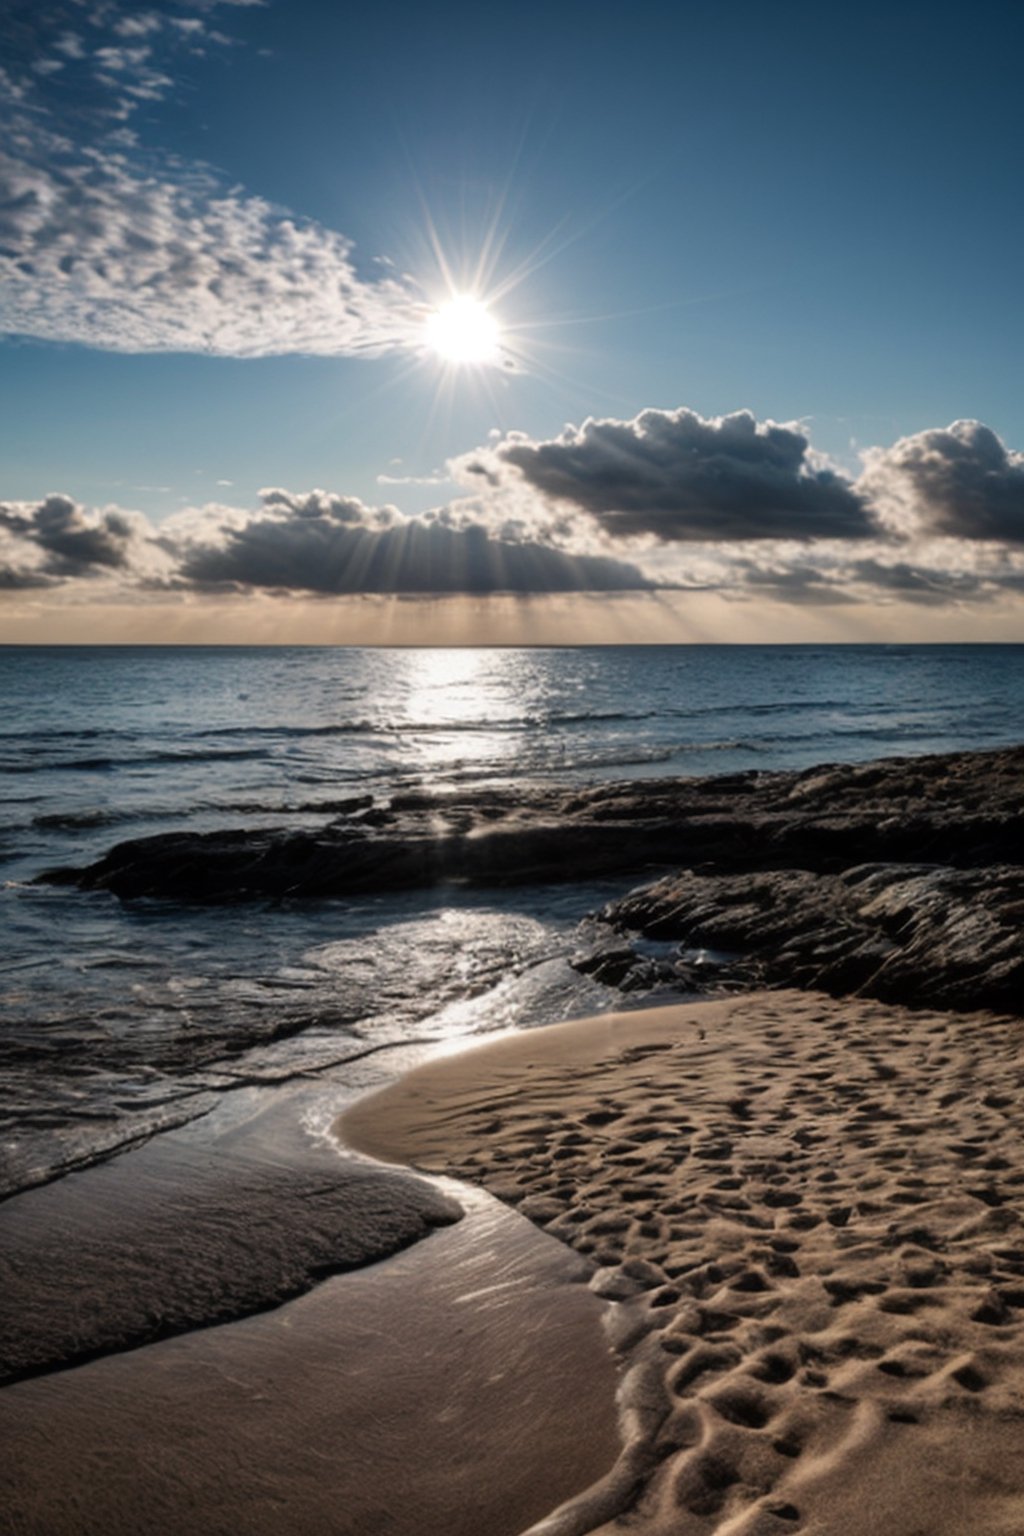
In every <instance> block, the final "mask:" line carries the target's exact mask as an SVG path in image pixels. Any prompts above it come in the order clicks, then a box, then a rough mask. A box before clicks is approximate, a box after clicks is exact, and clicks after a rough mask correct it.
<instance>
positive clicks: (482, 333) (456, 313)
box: [424, 293, 501, 367]
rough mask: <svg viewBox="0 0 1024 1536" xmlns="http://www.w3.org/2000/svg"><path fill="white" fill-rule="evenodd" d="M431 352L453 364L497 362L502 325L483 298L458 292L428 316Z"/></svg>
mask: <svg viewBox="0 0 1024 1536" xmlns="http://www.w3.org/2000/svg"><path fill="white" fill-rule="evenodd" d="M424 332H425V340H426V344H427V348H428V349H429V351H431V352H433V353H434V354H435V356H437V357H439V358H440V359H441V361H442V362H444V363H450V364H451V365H452V366H453V367H461V366H464V365H467V364H468V365H471V366H472V365H476V366H478V367H479V366H482V365H484V364H487V363H496V362H497V361H498V358H499V356H500V353H501V327H500V325H499V324H498V322H497V320H496V319H495V318H494V316H493V315H492V314H491V312H490V310H489V309H488V307H487V305H486V304H485V303H484V301H483V300H482V299H478V298H475V297H474V296H473V295H472V294H470V293H460V294H456V295H455V296H454V297H453V298H451V299H448V300H447V301H446V302H445V303H444V304H441V305H439V306H438V308H437V309H435V310H434V311H433V313H432V314H431V315H429V316H428V317H427V322H426V325H425V327H424Z"/></svg>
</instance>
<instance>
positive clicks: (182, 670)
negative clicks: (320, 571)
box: [0, 645, 1024, 1187]
mask: <svg viewBox="0 0 1024 1536" xmlns="http://www.w3.org/2000/svg"><path fill="white" fill-rule="evenodd" d="M1022 739H1024V646H985V645H978V646H906V645H902V646H892V645H888V646H764V647H758V646H681V647H628V646H622V647H586V648H578V649H550V650H549V649H538V650H532V649H531V650H523V649H481V650H469V649H467V650H462V649H459V650H390V649H365V650H361V649H348V648H337V649H335V648H296V647H280V648H235V647H224V648H220V647H217V648H191V647H174V648H162V647H117V648H105V647H97V648H70V647H68V648H64V647H39V648H36V647H7V648H0V783H2V793H3V815H2V820H0V880H2V881H3V887H2V891H0V902H2V907H0V921H2V924H3V930H2V931H3V948H2V953H0V1085H2V1087H3V1090H4V1102H5V1105H6V1108H5V1110H4V1119H3V1122H2V1124H0V1141H2V1145H3V1150H4V1151H5V1152H6V1154H7V1163H8V1172H7V1186H8V1187H12V1186H15V1185H17V1184H19V1183H24V1182H30V1181H32V1180H33V1179H37V1178H39V1177H44V1176H46V1175H47V1173H48V1172H50V1171H51V1170H52V1169H55V1168H59V1167H61V1166H70V1165H74V1164H75V1163H76V1162H78V1161H87V1160H89V1159H90V1158H91V1157H93V1156H97V1155H102V1154H103V1153H104V1152H106V1151H109V1150H110V1149H111V1148H114V1147H116V1146H118V1145H122V1144H123V1143H124V1142H125V1141H127V1140H131V1139H133V1138H135V1137H137V1136H139V1135H144V1134H146V1133H147V1132H148V1131H150V1130H152V1129H153V1128H154V1127H156V1126H159V1125H161V1124H166V1123H172V1122H173V1121H176V1120H181V1119H187V1118H188V1117H189V1116H190V1115H192V1114H195V1113H199V1112H201V1110H202V1108H203V1107H207V1106H208V1105H209V1102H210V1096H211V1095H216V1094H222V1093H223V1092H225V1091H227V1090H229V1089H230V1088H231V1087H232V1085H234V1084H236V1083H242V1082H252V1081H271V1082H272V1081H279V1080H282V1079H286V1078H288V1077H289V1076H293V1075H294V1074H296V1073H308V1072H327V1071H329V1072H334V1073H339V1072H340V1073H342V1074H345V1073H346V1072H348V1073H354V1072H355V1071H356V1064H357V1063H359V1062H362V1061H364V1060H365V1059H366V1057H367V1056H368V1055H369V1054H380V1053H386V1052H387V1051H388V1050H389V1049H391V1048H392V1047H395V1046H397V1045H399V1044H401V1043H403V1042H406V1041H408V1040H410V1039H420V1040H434V1039H439V1038H453V1037H454V1038H457V1037H460V1036H462V1035H470V1034H475V1033H478V1032H484V1031H487V1030H491V1029H495V1028H505V1027H508V1026H509V1025H513V1026H518V1025H531V1024H536V1023H543V1022H547V1021H549V1020H551V1019H554V1018H558V1017H562V1016H567V1015H569V1014H573V1013H580V1012H585V1011H591V1010H594V1009H597V1008H600V1007H607V1006H610V1005H612V1004H615V1003H617V1002H618V1001H619V998H618V996H617V994H615V993H614V992H611V991H610V990H609V989H606V988H602V987H600V986H599V985H598V984H597V983H595V982H593V981H589V980H587V979H586V978H583V977H580V976H578V975H577V974H576V973H575V972H574V971H572V970H571V968H570V967H569V965H568V964H567V957H568V955H569V953H570V952H571V948H572V932H573V929H574V927H575V925H576V923H577V922H578V921H579V920H580V918H582V917H583V916H584V915H585V914H586V912H587V911H588V910H592V909H593V908H594V907H595V906H598V905H600V903H601V901H602V900H604V899H606V898H607V897H608V896H610V895H613V894H616V893H617V890H618V889H619V887H617V886H616V885H615V883H614V882H610V883H608V884H588V885H587V886H584V887H572V886H568V887H559V888H557V889H555V890H550V889H549V890H529V889H527V890H517V891H515V892H511V893H510V892H491V893H489V892H481V891H474V892H469V893H461V894H460V893H458V892H454V891H451V890H447V891H445V890H440V891H428V892H413V893H401V894H396V895H391V896H380V895H377V896H372V897H365V898H361V899H358V900H351V899H350V900H346V901H323V902H294V903H277V904H273V905H272V904H269V903H253V904H247V905H245V906H240V907H236V908H230V907H229V908H215V909H206V908H202V907H196V906H183V905H176V904H174V903H170V902H157V901H145V902H135V903H121V902H119V901H118V900H117V899H116V898H114V897H111V896H109V895H107V894H105V893H102V892H93V893H84V892H79V891H76V890H71V889H66V888H58V887H48V886H45V885H36V884H33V883H32V882H33V880H34V878H35V876H37V875H38V874H40V873H41V872H42V871H44V870H46V869H48V868H52V867H54V866H58V865H66V864H80V863H84V862H87V861H89V860H90V859H93V858H96V857H99V856H100V855H101V854H103V853H104V852H105V851H106V850H107V849H108V848H109V847H111V846H112V844H113V843H115V842H117V841H120V840H122V839H124V838H128V837H138V836H145V835H149V834H152V833H158V832H163V831H169V830H185V829H190V830H200V829H212V828H219V827H243V826H268V825H269V826H286V827H297V826H307V825H317V824H322V823H323V822H324V821H326V820H329V819H330V817H331V816H332V814H334V813H335V810H336V807H337V805H338V803H339V802H343V801H344V800H345V799H346V798H347V797H350V796H352V795H353V794H365V793H371V794H373V795H374V796H376V797H377V798H378V799H380V800H386V799H387V797H388V796H389V795H390V794H391V793H393V792H394V791H396V790H397V789H399V788H409V787H412V786H420V787H426V788H431V789H439V790H445V789H448V790H457V789H458V788H459V787H460V786H471V785H474V784H480V783H485V782H486V783H491V784H494V783H501V782H502V781H505V782H509V781H516V782H517V783H521V782H522V781H524V780H536V781H546V782H551V781H553V780H554V781H561V782H570V781H575V782H581V781H595V780H601V779H627V778H638V777H650V776H658V777H663V776H672V775H694V774H700V775H703V774H710V773H726V772H733V771H736V770H739V769H762V770H772V769H786V768H802V767H807V766H810V765H812V764H816V763H823V762H853V761H863V760H865V759H868V758H873V757H882V756H891V755H895V754H910V753H924V752H941V751H953V750H957V749H961V748H970V747H984V746H997V745H1002V744H1007V743H1011V742H1019V741H1021V740H1022Z"/></svg>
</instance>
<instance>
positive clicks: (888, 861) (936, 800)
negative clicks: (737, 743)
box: [40, 747, 1024, 1011]
mask: <svg viewBox="0 0 1024 1536" xmlns="http://www.w3.org/2000/svg"><path fill="white" fill-rule="evenodd" d="M349 808H350V814H349V815H348V816H347V817H345V818H344V819H340V820H335V821H333V822H331V823H329V824H327V825H326V826H324V827H323V828H320V829H318V830H315V831H310V830H303V831H288V830H285V829H273V828H272V829H265V828H260V829H255V830H242V831H222V832H209V833H191V832H180V833H165V834H161V835H159V836H156V837H149V838H139V839H135V840H132V841H129V842H124V843H120V844H118V845H117V846H116V847H115V848H113V849H112V850H111V851H110V853H108V854H107V855H106V856H105V857H104V858H102V859H100V860H99V861H98V862H97V863H94V864H90V865H87V866H86V867H84V868H78V869H62V870H52V871H49V872H48V873H47V874H46V875H44V876H41V877H40V878H41V879H43V880H48V881H51V882H58V883H63V884H75V885H78V886H80V887H82V888H83V889H86V890H96V889H98V890H109V891H112V892H114V893H115V894H116V895H118V896H121V897H138V896H151V897H170V898H173V899H176V900H179V901H180V900H188V901H200V902H224V901H239V900H252V899H267V898H272V899H284V898H310V897H314V898H315V897H331V896H343V895H349V894H359V893H361V892H367V891H380V890H398V889H409V888H413V887H420V886H426V885H432V884H438V883H441V882H445V881H457V882H460V883H463V884H472V885H501V884H516V883H533V882H540V881H555V880H574V881H575V880H582V879H587V878H592V877H594V876H599V875H609V874H620V875H621V874H629V873H633V872H635V873H637V874H638V875H643V874H644V873H648V874H651V873H657V872H658V871H659V870H661V871H664V870H675V871H679V870H680V868H681V869H682V872H681V873H679V872H677V873H673V874H670V875H668V876H667V877H666V878H663V879H660V880H658V881H656V883H654V884H653V885H649V886H647V887H646V888H645V889H642V890H638V891H635V892H633V893H632V894H631V895H630V896H628V897H626V898H625V899H624V900H623V901H620V902H618V903H616V904H614V905H613V906H612V907H610V908H609V909H608V910H607V911H606V912H605V913H603V914H602V917H603V919H604V922H605V925H606V926H605V930H604V937H603V938H602V939H599V940H596V941H594V942H592V943H591V952H590V954H589V955H582V956H579V957H577V964H578V968H579V969H581V970H589V972H590V973H591V974H593V975H595V976H597V977H598V978H599V979H600V980H602V981H606V982H608V983H609V984H614V985H616V986H618V987H619V988H620V989H621V988H627V987H629V988H639V987H649V986H651V985H656V984H659V983H660V982H663V981H666V980H668V979H669V978H671V977H674V978H675V984H676V985H678V984H679V979H680V976H681V977H682V978H683V979H684V981H685V979H686V978H687V975H688V973H690V974H692V966H691V963H690V962H689V961H687V959H686V957H685V956H683V957H680V958H678V959H676V960H674V961H669V960H658V961H656V962H654V961H651V959H650V957H649V956H641V955H637V954H634V953H633V951H632V948H631V945H630V943H629V941H628V939H626V938H625V935H626V934H627V933H628V932H629V931H631V930H632V931H639V932H640V933H642V934H643V935H645V936H646V937H648V938H657V939H662V940H670V941H677V942H679V943H682V944H685V945H687V946H689V947H691V948H693V947H697V946H711V947H714V948H716V949H721V950H729V951H733V952H735V953H736V954H737V955H738V956H739V957H741V958H742V962H743V964H742V969H737V970H736V976H735V980H736V981H737V982H739V983H740V984H743V985H747V984H749V983H750V982H751V981H757V980H761V981H767V982H769V983H778V984H786V985H797V986H816V987H822V988H824V989H826V990H828V991H832V992H835V993H847V992H854V993H857V992H861V993H865V994H868V995H871V996H873V997H878V998H881V999H883V1000H886V1001H893V1002H909V1003H921V1004H933V1005H938V1006H944V1007H953V1008H976V1007H982V1006H986V1007H992V1008H999V1009H1010V1010H1013V1011H1019V1009H1020V1005H1021V999H1022V997H1024V944H1022V941H1021V929H1022V920H1024V872H1022V865H1024V747H1012V748H1006V749H1002V750H1000V751H991V752H966V753H955V754H949V755H943V756H935V757H917V758H891V759H887V760H885V761H882V762H875V763H864V764H853V765H851V764H844V765H830V766H825V767H820V768H813V769H810V770H807V771H806V772H802V773H763V774H762V773H753V772H752V773H741V774H732V775H728V776H725V777H722V778H709V779H677V780H655V781H640V782H632V783H626V784H600V785H593V786H588V787H584V788H578V787H576V788H571V789H567V788H564V787H560V786H551V785H522V786H515V787H511V788H495V789H486V790H474V791H470V792H467V793H465V794H462V795H459V796H454V795H450V796H445V795H436V796H435V795H429V794H426V793H424V792H421V791H416V792H410V793H406V794H403V795H399V796H396V797H395V798H394V799H393V800H392V802H391V804H390V806H374V805H366V804H365V803H364V801H363V800H362V799H358V800H353V801H350V802H349ZM591 938H592V940H593V935H591ZM728 969H729V968H728V966H727V967H725V971H724V973H723V979H725V980H728V979H729V978H728Z"/></svg>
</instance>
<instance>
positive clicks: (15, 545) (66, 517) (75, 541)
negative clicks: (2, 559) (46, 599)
mask: <svg viewBox="0 0 1024 1536" xmlns="http://www.w3.org/2000/svg"><path fill="white" fill-rule="evenodd" d="M0 530H3V532H4V534H5V535H6V539H5V544H6V548H7V564H6V565H5V569H6V570H8V572H16V573H17V574H18V575H19V576H29V577H31V578H32V579H33V583H34V584H37V585H38V584H50V583H52V582H54V581H58V580H71V579H74V578H76V577H82V576H97V575H109V574H111V573H114V572H128V571H131V572H133V573H141V572H144V571H154V570H156V569H157V568H158V566H159V565H160V564H161V563H162V562H161V560H160V556H159V545H158V544H157V543H155V542H154V540H153V533H152V527H151V525H150V524H149V522H148V521H147V519H146V518H144V517H143V516H142V515H141V514H140V513H138V512H125V511H123V510H121V508H117V507H115V508H109V509H107V510H105V511H97V512H88V511H86V509H85V508H84V507H81V506H79V505H78V503H77V502H74V501H72V499H71V497H70V496H61V495H52V496H47V497H46V498H45V499H44V500H43V501H40V502H36V503H34V504H33V503H29V502H0ZM15 557H16V558H15Z"/></svg>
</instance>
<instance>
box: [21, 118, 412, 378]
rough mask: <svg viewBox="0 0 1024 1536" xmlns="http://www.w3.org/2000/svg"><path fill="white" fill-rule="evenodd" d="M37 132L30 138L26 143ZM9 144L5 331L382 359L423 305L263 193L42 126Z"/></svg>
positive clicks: (168, 347) (141, 348)
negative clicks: (145, 166) (228, 186)
mask: <svg viewBox="0 0 1024 1536" xmlns="http://www.w3.org/2000/svg"><path fill="white" fill-rule="evenodd" d="M26 140H27V142H26ZM18 147H19V148H20V151H21V152H20V153H17V152H15V153H4V154H0V283H2V294H0V328H2V329H3V330H4V331H6V332H8V333H9V334H17V335H23V336H33V337H37V338H40V339H44V340H48V341H72V342H79V343H84V344H85V345H88V346H92V347H96V348H102V349H105V350H109V351H117V352H205V353H211V354H214V355H218V356H227V357H263V356H270V355H274V354H280V353H289V352H300V353H306V354H321V355H327V356H333V355H341V354H347V355H353V354H363V355H377V354H380V353H383V352H386V351H388V350H391V349H394V348H397V347H401V346H405V345H408V344H409V341H410V337H412V336H415V334H416V327H417V325H418V323H419V318H418V317H419V315H420V314H421V307H420V306H419V304H418V301H417V300H416V298H415V296H414V295H413V293H412V292H411V291H410V289H409V288H408V287H407V286H406V285H405V284H403V283H402V282H401V281H399V280H396V279H394V278H383V279H378V280H376V281H373V282H368V281H365V280H363V279H362V278H361V277H360V276H359V275H358V273H357V272H356V269H355V266H354V263H353V259H352V247H351V245H350V243H349V242H348V241H347V240H346V239H345V238H344V236H342V235H340V234H337V233H335V232H333V231H331V230H326V229H323V228H322V227H321V226H320V225H317V224H314V223H309V222H304V221H301V220H297V219H294V218H292V217H290V216H288V215H287V214H285V213H282V212H281V211H279V210H277V209H275V208H273V207H272V206H271V205H270V204H268V203H266V202H264V201H263V200H262V199H261V198H257V197H250V196H247V195H245V194H244V193H240V192H237V191H225V190H224V189H223V188H222V187H220V186H219V185H218V184H217V182H216V181H215V179H214V178H212V177H211V176H209V175H207V174H205V173H202V174H200V173H195V174H192V175H191V176H189V177H188V179H187V180H185V181H175V180H171V179H168V177H167V176H166V175H164V174H148V173H140V171H139V170H138V169H137V168H136V167H133V166H132V165H131V164H129V162H128V160H127V159H126V158H125V156H123V155H121V154H117V153H114V152H111V151H98V150H95V151H85V152H78V151H74V150H72V151H70V152H66V151H63V150H62V149H61V146H60V145H59V144H58V143H57V142H56V141H55V140H54V139H53V137H52V135H49V134H48V133H44V132H43V131H42V130H40V129H39V128H38V127H34V128H33V129H32V130H31V131H30V132H29V133H27V134H23V135H22V136H21V142H20V145H19V146H18Z"/></svg>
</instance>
